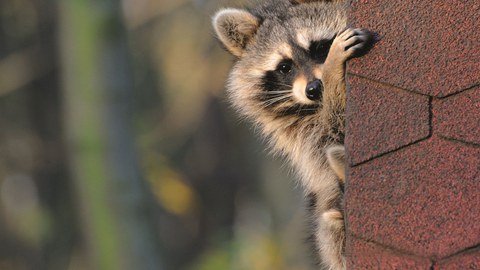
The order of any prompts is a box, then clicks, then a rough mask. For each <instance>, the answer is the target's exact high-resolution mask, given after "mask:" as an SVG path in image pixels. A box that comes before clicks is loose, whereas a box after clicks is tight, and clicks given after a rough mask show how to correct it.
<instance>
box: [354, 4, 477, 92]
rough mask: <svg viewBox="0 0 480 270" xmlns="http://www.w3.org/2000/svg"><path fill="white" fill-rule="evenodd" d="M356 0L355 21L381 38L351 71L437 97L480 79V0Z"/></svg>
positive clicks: (461, 88)
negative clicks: (377, 33)
mask: <svg viewBox="0 0 480 270" xmlns="http://www.w3.org/2000/svg"><path fill="white" fill-rule="evenodd" d="M351 2H352V9H351V14H350V19H351V24H352V25H354V26H356V27H364V28H368V29H371V30H373V31H377V32H379V34H380V35H381V37H382V41H381V42H380V43H378V44H377V46H376V48H374V49H373V50H372V52H371V53H370V54H369V55H367V56H366V57H363V58H359V59H356V60H353V61H351V64H350V67H349V71H350V72H352V73H355V74H361V75H363V76H366V77H368V78H371V79H374V80H377V81H381V82H385V83H389V84H393V85H395V86H398V87H401V88H405V89H410V90H414V91H418V92H420V93H423V94H428V95H432V96H437V97H442V96H445V95H448V94H452V93H455V92H458V91H461V90H463V89H466V88H469V87H471V86H473V85H476V84H478V83H479V82H480V65H479V63H480V53H479V52H478V49H479V48H480V39H479V38H478V37H480V27H478V22H479V21H480V2H479V1H464V0H451V1H435V0H424V1H417V0H403V1H367V0H363V1H351Z"/></svg>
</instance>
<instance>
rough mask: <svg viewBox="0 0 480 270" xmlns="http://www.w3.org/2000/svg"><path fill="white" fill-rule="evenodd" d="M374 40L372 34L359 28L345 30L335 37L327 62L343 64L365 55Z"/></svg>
mask: <svg viewBox="0 0 480 270" xmlns="http://www.w3.org/2000/svg"><path fill="white" fill-rule="evenodd" d="M375 40H376V38H375V35H374V33H372V32H370V31H368V30H366V29H361V28H355V29H354V28H347V29H345V30H344V31H343V32H341V33H340V34H338V35H337V37H336V38H335V39H334V41H333V44H332V47H331V48H330V52H329V57H330V58H331V59H328V57H327V61H333V62H337V64H344V63H345V62H346V61H347V60H349V59H351V58H354V57H359V56H362V55H365V54H366V53H367V52H368V51H369V50H370V49H371V48H372V46H373V44H374V41H375Z"/></svg>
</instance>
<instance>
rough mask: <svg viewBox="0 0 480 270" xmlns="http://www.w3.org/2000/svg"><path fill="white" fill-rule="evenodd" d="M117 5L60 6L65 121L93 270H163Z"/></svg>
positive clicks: (87, 0) (78, 0) (81, 2)
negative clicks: (133, 126)
mask: <svg viewBox="0 0 480 270" xmlns="http://www.w3.org/2000/svg"><path fill="white" fill-rule="evenodd" d="M120 3H121V2H120V1H114V0H111V1H92V0H64V1H59V18H60V20H59V24H60V38H59V41H60V47H61V51H62V55H61V68H62V76H63V87H64V90H63V95H64V121H65V128H66V134H65V135H66V138H67V144H68V153H69V154H68V156H69V162H70V167H71V171H72V174H73V179H74V181H75V185H74V186H75V188H76V191H77V192H76V193H77V197H78V209H79V210H80V213H81V214H80V219H81V220H82V224H81V226H82V233H83V235H82V236H83V238H84V239H85V247H86V249H87V252H86V256H88V260H87V261H88V269H155V270H158V269H162V267H161V266H160V259H159V256H160V254H159V243H158V240H157V239H158V237H157V234H156V232H155V222H154V218H153V215H151V212H152V210H153V209H152V203H151V201H152V200H151V197H150V194H149V193H148V192H147V189H146V186H145V185H144V182H143V181H142V180H141V177H140V173H139V169H138V165H137V160H136V153H135V148H134V144H133V138H132V137H133V136H132V130H131V127H130V125H129V121H130V118H129V117H130V114H129V108H130V106H129V102H130V93H131V90H132V82H131V72H130V71H129V64H128V48H127V41H126V32H125V29H124V28H123V24H122V19H121V10H120Z"/></svg>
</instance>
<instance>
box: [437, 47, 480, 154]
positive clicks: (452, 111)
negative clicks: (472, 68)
mask: <svg viewBox="0 0 480 270" xmlns="http://www.w3.org/2000/svg"><path fill="white" fill-rule="evenodd" d="M479 50H480V48H479ZM479 54H480V52H479ZM433 116H434V118H433V119H434V121H433V130H434V132H435V133H438V134H441V135H442V136H445V137H448V138H454V139H458V140H462V141H465V142H470V143H475V144H479V145H480V87H476V88H474V89H471V90H468V91H465V92H462V93H460V94H457V95H454V96H451V97H448V98H444V99H435V100H434V101H433Z"/></svg>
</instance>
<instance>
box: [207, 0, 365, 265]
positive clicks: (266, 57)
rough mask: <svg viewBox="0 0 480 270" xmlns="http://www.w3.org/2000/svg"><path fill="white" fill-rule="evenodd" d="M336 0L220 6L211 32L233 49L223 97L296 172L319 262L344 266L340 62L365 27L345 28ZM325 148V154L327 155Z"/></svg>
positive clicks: (356, 50) (355, 51)
mask: <svg viewBox="0 0 480 270" xmlns="http://www.w3.org/2000/svg"><path fill="white" fill-rule="evenodd" d="M345 12H346V8H345V4H343V3H332V2H327V1H300V0H296V1H295V0H267V1H263V2H262V3H260V4H259V5H257V6H256V7H253V8H251V9H248V10H241V9H223V10H221V11H219V12H218V13H217V14H216V15H215V16H214V19H213V25H214V28H215V30H216V33H217V36H218V38H219V39H220V41H221V42H222V43H223V44H224V46H225V47H226V49H227V50H229V51H230V52H231V53H232V54H233V55H235V56H236V57H237V61H236V62H235V65H234V67H233V68H232V71H231V72H230V76H229V79H228V83H227V91H228V95H229V98H230V100H231V102H232V104H233V106H234V107H235V108H237V109H238V110H239V111H240V112H241V114H242V115H244V116H245V117H247V118H248V119H250V120H252V121H253V122H254V123H255V124H256V125H257V126H258V127H259V129H260V130H261V132H262V133H263V135H264V136H266V137H267V138H268V141H269V143H270V145H271V147H272V149H273V150H274V151H276V152H277V153H281V154H284V155H285V156H286V157H287V158H288V159H289V160H290V161H291V163H292V164H293V165H294V167H295V168H296V171H297V172H298V173H299V176H300V179H301V183H302V185H303V187H304V188H305V193H306V195H307V196H308V197H309V198H310V200H311V202H312V204H311V205H312V214H313V215H312V216H313V220H312V222H313V223H314V239H315V243H316V246H317V248H318V255H319V258H320V260H321V263H322V264H323V265H324V266H326V267H327V268H329V269H344V267H345V262H344V258H343V249H344V222H343V210H342V200H343V180H344V177H345V175H344V164H343V162H344V156H343V155H344V149H343V148H342V145H343V143H344V136H345V119H344V117H345V116H344V112H345V98H346V96H345V95H346V94H345V63H346V61H347V60H348V59H350V58H352V57H356V56H358V55H359V54H360V53H361V51H362V49H365V48H366V47H368V45H367V44H368V43H369V42H368V41H369V40H371V38H370V37H371V34H370V33H369V32H367V31H365V30H360V29H349V28H347V19H346V14H345ZM327 156H328V157H327Z"/></svg>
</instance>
